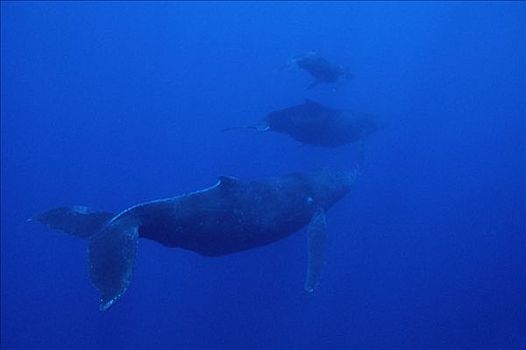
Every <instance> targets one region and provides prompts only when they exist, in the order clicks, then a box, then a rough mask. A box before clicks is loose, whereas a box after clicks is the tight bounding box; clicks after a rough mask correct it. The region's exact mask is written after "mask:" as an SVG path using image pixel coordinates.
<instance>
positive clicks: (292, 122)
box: [223, 99, 383, 147]
mask: <svg viewBox="0 0 526 350" xmlns="http://www.w3.org/2000/svg"><path fill="white" fill-rule="evenodd" d="M382 128H383V125H382V124H380V123H379V122H378V121H377V120H376V118H374V117H373V116H372V115H370V114H367V113H361V112H356V111H352V110H348V109H336V108H330V107H327V106H324V105H322V104H319V103H317V102H314V101H311V100H308V99H307V100H305V102H304V103H302V104H299V105H295V106H291V107H287V108H283V109H280V110H277V111H274V112H271V113H269V114H267V115H266V116H265V117H264V118H263V119H262V120H261V121H259V122H258V124H257V126H245V127H231V128H226V129H223V131H229V130H236V129H255V130H258V131H274V132H278V133H283V134H287V135H289V136H291V137H292V138H293V139H295V140H297V141H299V142H302V143H305V144H310V145H315V146H323V147H338V146H343V145H346V144H350V143H354V142H356V141H359V140H362V139H363V138H364V137H366V136H368V135H369V134H371V133H373V132H375V131H377V130H379V129H382Z"/></svg>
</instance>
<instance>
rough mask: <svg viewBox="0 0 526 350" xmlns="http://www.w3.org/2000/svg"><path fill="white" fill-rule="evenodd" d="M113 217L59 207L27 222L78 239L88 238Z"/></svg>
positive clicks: (98, 212)
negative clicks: (36, 222) (34, 222)
mask: <svg viewBox="0 0 526 350" xmlns="http://www.w3.org/2000/svg"><path fill="white" fill-rule="evenodd" d="M114 216H115V214H114V213H110V212H105V211H95V210H92V209H90V208H88V207H84V206H78V205H77V206H72V207H59V208H54V209H51V210H48V211H46V212H43V213H41V214H38V215H36V216H34V217H33V218H31V219H29V220H28V221H38V222H40V223H41V224H44V225H46V226H48V227H49V228H51V229H55V230H60V231H62V232H64V233H67V234H69V235H72V236H76V237H79V238H89V237H90V236H92V235H94V234H95V233H97V232H99V231H100V230H101V229H102V227H103V226H104V225H105V224H106V223H107V222H108V221H109V220H110V219H111V218H113V217H114Z"/></svg>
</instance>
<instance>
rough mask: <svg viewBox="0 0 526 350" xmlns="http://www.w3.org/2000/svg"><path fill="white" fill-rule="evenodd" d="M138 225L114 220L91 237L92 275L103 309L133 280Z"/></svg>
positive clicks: (120, 294)
mask: <svg viewBox="0 0 526 350" xmlns="http://www.w3.org/2000/svg"><path fill="white" fill-rule="evenodd" d="M138 239H139V229H138V227H137V225H136V224H135V223H131V222H120V220H118V219H117V220H115V221H113V222H111V223H110V224H109V225H107V226H106V227H105V228H104V229H103V230H102V231H101V232H100V233H98V234H96V235H94V236H92V237H91V238H90V244H89V259H90V275H91V280H92V282H93V284H94V285H95V286H96V287H97V289H98V290H99V291H100V294H101V298H100V310H101V311H105V310H108V309H109V308H110V307H111V306H112V305H113V304H114V303H115V301H117V299H119V298H120V297H121V296H122V295H123V294H124V292H126V289H128V286H129V284H130V279H131V276H132V272H133V265H134V262H135V256H136V254H137V242H138Z"/></svg>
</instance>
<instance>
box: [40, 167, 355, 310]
mask: <svg viewBox="0 0 526 350" xmlns="http://www.w3.org/2000/svg"><path fill="white" fill-rule="evenodd" d="M357 174H358V170H357V169H356V170H354V171H348V172H342V171H328V170H326V171H321V172H316V173H297V174H290V175H286V176H280V177H271V178H267V179H262V180H252V181H241V180H239V179H237V178H234V177H227V176H221V177H220V178H219V181H218V182H217V184H215V185H214V186H212V187H209V188H206V189H204V190H200V191H196V192H191V193H187V194H183V195H179V196H175V197H171V198H166V199H161V200H154V201H150V202H146V203H141V204H138V205H135V206H132V207H130V208H128V209H126V210H124V211H122V212H121V213H119V214H116V215H114V214H112V213H110V212H101V211H94V210H91V209H89V208H87V207H81V206H74V207H60V208H55V209H51V210H48V211H46V212H44V213H42V214H40V215H38V216H36V217H35V218H34V220H35V221H39V222H41V223H43V224H45V225H47V226H48V227H50V228H53V229H59V230H62V231H64V232H66V233H69V234H72V235H75V236H78V237H82V238H87V239H88V240H89V259H90V276H91V280H92V282H93V284H94V285H95V286H96V287H97V289H98V290H99V291H100V294H101V298H100V309H101V310H107V309H109V308H110V307H111V306H112V305H113V304H114V303H115V302H116V301H117V300H118V299H119V298H120V297H121V296H122V295H123V294H124V292H125V291H126V289H127V288H128V286H129V284H130V280H131V276H132V270H133V265H134V261H135V256H136V253H137V244H138V239H139V238H145V239H150V240H153V241H156V242H159V243H161V244H163V245H165V246H167V247H172V248H181V249H187V250H191V251H194V252H197V253H199V254H201V255H205V256H222V255H226V254H231V253H235V252H239V251H243V250H247V249H251V248H256V247H260V246H264V245H267V244H270V243H272V242H275V241H278V240H280V239H282V238H285V237H287V236H289V235H291V234H293V233H294V232H297V231H298V230H300V229H301V228H303V227H305V226H307V227H308V230H307V232H308V251H309V261H308V269H307V277H306V282H305V289H306V290H307V291H309V292H311V291H313V290H314V288H315V287H316V286H317V285H318V283H319V278H320V273H321V268H322V266H323V263H324V247H325V237H326V233H325V226H326V219H325V212H326V211H327V210H328V209H329V208H330V207H331V206H332V205H334V203H336V202H337V201H338V200H340V199H341V198H342V197H344V196H345V195H346V194H347V193H348V192H349V190H350V189H351V186H352V184H353V182H354V181H355V178H356V176H357Z"/></svg>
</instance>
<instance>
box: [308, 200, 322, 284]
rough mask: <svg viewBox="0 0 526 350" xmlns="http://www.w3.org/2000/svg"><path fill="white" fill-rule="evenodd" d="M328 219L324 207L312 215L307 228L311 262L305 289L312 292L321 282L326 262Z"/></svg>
mask: <svg viewBox="0 0 526 350" xmlns="http://www.w3.org/2000/svg"><path fill="white" fill-rule="evenodd" d="M326 226H327V224H326V221H325V212H324V211H323V209H320V210H318V211H317V212H316V213H315V214H314V216H313V217H312V219H311V221H310V224H309V227H308V229H307V236H308V246H309V264H308V267H307V278H306V280H305V290H306V291H307V292H312V291H314V289H315V288H316V287H317V286H318V284H319V283H320V275H321V270H322V268H323V265H324V264H325V245H326V237H327V234H326Z"/></svg>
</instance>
